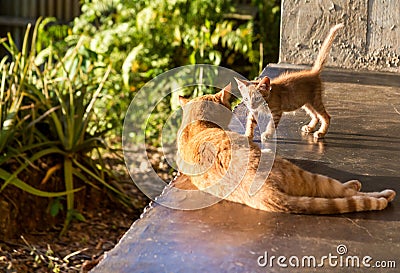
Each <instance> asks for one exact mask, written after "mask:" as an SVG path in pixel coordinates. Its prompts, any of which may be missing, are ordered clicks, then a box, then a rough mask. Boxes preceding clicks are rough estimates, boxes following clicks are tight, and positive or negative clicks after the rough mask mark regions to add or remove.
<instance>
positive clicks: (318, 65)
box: [312, 24, 344, 73]
mask: <svg viewBox="0 0 400 273" xmlns="http://www.w3.org/2000/svg"><path fill="white" fill-rule="evenodd" d="M343 27H344V25H343V24H337V25H335V26H334V27H332V28H331V30H330V31H329V34H328V36H327V37H326V38H325V41H324V42H323V43H322V46H321V49H320V50H319V53H318V56H317V60H316V61H315V63H314V66H313V68H312V71H314V72H317V73H321V71H322V68H323V67H324V65H325V63H326V59H327V58H328V55H329V51H330V50H331V47H332V43H333V41H334V40H335V38H336V34H337V32H338V31H339V29H341V28H343Z"/></svg>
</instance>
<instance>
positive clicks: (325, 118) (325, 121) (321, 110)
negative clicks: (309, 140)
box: [312, 98, 331, 138]
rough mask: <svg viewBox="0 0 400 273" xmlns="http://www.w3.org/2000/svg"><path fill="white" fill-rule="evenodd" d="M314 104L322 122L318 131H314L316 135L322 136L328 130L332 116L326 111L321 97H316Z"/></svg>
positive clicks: (316, 136) (317, 136)
mask: <svg viewBox="0 0 400 273" xmlns="http://www.w3.org/2000/svg"><path fill="white" fill-rule="evenodd" d="M312 106H313V108H314V109H315V112H316V113H317V116H318V119H319V121H320V122H321V127H319V130H318V131H316V132H314V137H315V138H322V137H324V136H325V135H326V133H327V132H328V128H329V124H330V121H331V117H330V116H329V114H328V113H327V112H326V110H325V107H324V105H323V104H322V99H321V98H318V99H316V100H315V102H314V103H313V105H312Z"/></svg>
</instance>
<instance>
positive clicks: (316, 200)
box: [269, 190, 395, 214]
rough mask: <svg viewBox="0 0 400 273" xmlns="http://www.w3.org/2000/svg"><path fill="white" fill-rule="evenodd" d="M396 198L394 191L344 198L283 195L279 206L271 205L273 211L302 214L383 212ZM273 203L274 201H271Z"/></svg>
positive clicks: (359, 194)
mask: <svg viewBox="0 0 400 273" xmlns="http://www.w3.org/2000/svg"><path fill="white" fill-rule="evenodd" d="M394 197H395V192H394V191H392V190H384V191H381V192H374V193H361V192H360V193H358V194H356V195H353V196H348V197H342V198H324V197H305V196H290V195H286V194H285V193H282V195H280V202H279V203H276V204H279V205H276V204H275V206H274V204H273V203H270V204H269V205H270V206H271V207H272V208H273V209H272V210H275V211H280V212H289V213H300V214H340V213H348V212H359V211H371V210H382V209H384V208H386V207H387V205H388V203H389V202H390V201H392V200H393V199H394ZM270 201H272V200H270Z"/></svg>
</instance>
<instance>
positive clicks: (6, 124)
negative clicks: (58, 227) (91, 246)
mask: <svg viewBox="0 0 400 273" xmlns="http://www.w3.org/2000/svg"><path fill="white" fill-rule="evenodd" d="M43 23H45V22H43ZM43 23H42V24H43ZM42 24H41V23H40V22H39V23H37V24H36V27H35V29H34V31H33V33H32V36H31V37H32V38H31V40H30V41H29V37H30V26H28V28H27V31H26V34H25V42H24V46H23V49H22V52H19V51H18V49H17V47H16V46H15V44H14V43H13V41H12V38H11V37H8V42H6V41H5V40H3V41H2V42H3V46H4V47H5V48H6V49H7V50H8V51H9V52H10V55H11V58H12V61H11V62H10V63H6V61H3V62H2V63H1V64H2V65H3V67H2V68H3V78H2V89H1V90H2V91H1V98H2V101H4V103H2V105H1V106H2V107H3V106H4V105H5V106H7V108H6V109H4V107H3V109H2V110H3V111H2V121H3V122H2V129H3V128H4V130H2V135H1V139H2V143H1V145H2V146H0V147H7V149H6V150H5V151H3V154H5V156H4V157H3V158H2V161H1V162H0V163H1V164H5V163H7V162H9V161H10V160H11V159H12V158H14V159H15V160H17V161H18V165H19V167H18V168H17V169H16V170H15V171H14V172H13V173H12V174H11V173H9V172H7V171H6V170H3V169H0V178H2V179H3V180H4V183H2V187H1V189H0V190H3V189H4V188H5V187H6V186H7V185H8V184H13V185H16V186H19V187H20V188H21V189H23V190H25V191H27V192H29V193H32V194H36V195H41V196H44V197H56V196H61V195H66V202H67V216H66V219H65V225H64V230H63V232H64V231H65V229H66V227H67V226H68V224H69V222H70V221H71V220H72V219H78V220H83V219H84V218H83V216H82V215H81V214H80V213H79V212H77V211H76V210H75V202H74V195H75V192H76V191H77V190H79V189H81V188H77V187H76V185H77V182H78V181H80V183H82V182H83V183H86V184H88V185H89V186H91V187H94V188H96V189H99V185H101V186H103V187H105V188H107V189H109V190H111V191H113V192H115V193H117V194H118V195H119V196H120V198H121V200H122V201H123V202H126V201H127V199H126V196H125V195H124V194H123V193H122V192H120V191H119V190H118V189H117V188H116V187H115V186H113V185H112V184H111V183H107V182H106V179H107V178H108V177H110V175H111V173H110V171H108V170H107V168H106V166H105V163H104V162H103V161H102V152H103V151H104V150H105V149H107V147H106V145H105V144H104V141H103V138H102V137H103V135H104V134H105V130H100V129H99V128H98V127H96V123H95V120H96V116H95V113H94V109H95V104H96V102H97V101H98V100H99V99H102V98H103V94H102V92H103V87H104V84H105V82H106V80H107V78H108V76H109V74H110V72H111V66H110V65H109V66H108V67H104V66H103V65H102V64H101V63H100V64H98V63H96V62H93V61H92V60H95V59H97V57H96V56H92V55H93V54H96V53H94V52H92V51H90V50H89V49H87V48H86V47H85V46H84V41H85V38H81V39H80V40H79V41H78V43H77V44H76V46H75V47H73V48H70V49H69V50H68V51H67V52H66V53H65V54H64V55H59V54H58V51H57V50H55V48H54V47H53V46H52V45H51V44H50V45H49V46H48V47H47V48H44V49H42V50H41V51H36V48H40V47H37V40H36V38H37V35H38V34H39V35H40V30H43V29H44V28H43V26H42ZM38 31H39V33H38ZM27 44H31V45H32V47H31V48H30V50H27V48H26V46H27ZM28 52H29V53H28ZM4 90H5V91H4ZM28 106H29V107H28ZM12 126H13V127H12ZM27 136H29V137H27ZM3 140H4V141H3ZM10 141H14V142H15V144H14V145H8V144H9V142H10ZM13 146H15V147H16V148H14V147H13ZM25 155H27V156H25ZM45 157H52V158H54V161H55V162H59V163H57V164H56V165H55V166H53V167H52V168H49V169H48V170H47V174H46V176H45V178H44V179H43V180H42V184H44V183H47V181H48V180H49V177H51V176H52V175H53V173H54V172H55V171H56V170H58V169H61V170H62V172H63V174H64V179H63V181H64V185H65V190H66V191H65V192H61V193H52V192H42V191H39V190H37V189H35V188H33V187H31V186H30V185H28V184H26V183H24V182H22V181H21V180H19V179H18V177H17V176H18V175H19V174H21V173H22V172H24V171H27V170H30V168H32V167H34V165H33V164H35V162H37V161H38V160H40V159H42V158H45ZM95 158H96V160H95ZM21 185H22V186H21Z"/></svg>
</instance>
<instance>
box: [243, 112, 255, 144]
mask: <svg viewBox="0 0 400 273" xmlns="http://www.w3.org/2000/svg"><path fill="white" fill-rule="evenodd" d="M255 115H257V113H252V112H249V114H248V115H247V121H246V132H245V136H247V137H249V138H250V139H253V138H254V129H255V128H256V125H257V122H256V118H255Z"/></svg>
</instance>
